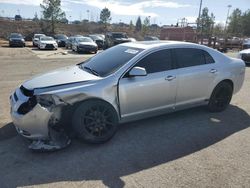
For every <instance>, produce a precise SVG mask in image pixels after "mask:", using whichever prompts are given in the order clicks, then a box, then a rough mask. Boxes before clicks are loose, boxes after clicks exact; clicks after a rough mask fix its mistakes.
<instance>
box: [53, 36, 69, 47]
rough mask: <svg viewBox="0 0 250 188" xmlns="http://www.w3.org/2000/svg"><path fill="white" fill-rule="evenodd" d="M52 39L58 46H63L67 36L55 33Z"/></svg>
mask: <svg viewBox="0 0 250 188" xmlns="http://www.w3.org/2000/svg"><path fill="white" fill-rule="evenodd" d="M54 39H55V40H56V42H57V45H58V47H65V46H66V42H67V40H68V37H67V36H66V35H63V34H57V35H55V36H54Z"/></svg>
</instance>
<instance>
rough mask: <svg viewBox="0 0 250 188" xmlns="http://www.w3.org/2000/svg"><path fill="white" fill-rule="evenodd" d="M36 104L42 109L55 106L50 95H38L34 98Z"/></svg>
mask: <svg viewBox="0 0 250 188" xmlns="http://www.w3.org/2000/svg"><path fill="white" fill-rule="evenodd" d="M36 99H37V103H39V104H40V105H41V106H42V107H45V108H48V107H51V106H52V105H53V104H55V101H54V99H53V97H52V96H51V95H39V96H37V97H36Z"/></svg>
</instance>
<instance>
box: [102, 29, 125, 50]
mask: <svg viewBox="0 0 250 188" xmlns="http://www.w3.org/2000/svg"><path fill="white" fill-rule="evenodd" d="M125 42H130V40H129V39H128V36H127V34H126V33H123V32H108V33H106V35H105V45H104V47H105V48H110V47H112V46H115V45H117V44H121V43H125Z"/></svg>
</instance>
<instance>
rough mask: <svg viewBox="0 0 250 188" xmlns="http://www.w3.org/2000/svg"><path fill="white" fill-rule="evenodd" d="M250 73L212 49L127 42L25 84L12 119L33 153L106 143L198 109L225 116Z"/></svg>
mask: <svg viewBox="0 0 250 188" xmlns="http://www.w3.org/2000/svg"><path fill="white" fill-rule="evenodd" d="M244 73H245V65H244V62H243V61H242V60H240V59H232V58H229V57H226V56H225V55H223V54H222V53H220V52H218V51H215V50H213V49H211V48H208V47H205V46H201V45H196V44H191V43H184V42H169V41H150V42H134V43H124V44H120V45H118V46H115V47H112V48H110V49H108V50H105V51H103V52H101V53H99V54H97V55H96V56H94V57H92V58H90V59H88V60H86V61H85V62H82V63H80V64H77V65H75V66H71V67H66V68H62V69H58V70H55V71H52V72H49V73H46V74H43V75H39V76H37V77H34V78H33V79H31V80H28V81H26V82H24V83H23V84H22V85H21V86H20V87H19V88H17V89H16V90H15V91H14V92H13V94H12V95H11V97H10V102H11V116H12V119H13V122H14V124H15V126H16V129H17V131H18V133H20V134H21V135H23V136H24V137H26V138H28V139H31V140H34V141H33V143H32V144H31V145H30V148H31V149H37V150H40V149H44V150H56V149H60V148H63V147H66V146H67V145H68V144H69V143H70V139H71V138H72V137H74V136H77V137H78V138H81V139H83V140H84V141H86V142H88V143H103V142H105V141H107V140H109V139H110V138H112V136H113V135H114V134H115V132H116V130H117V125H118V124H120V123H123V122H128V121H132V120H138V119H142V118H146V117H151V116H155V115H159V114H163V113H167V112H173V111H176V110H180V109H184V108H188V107H193V106H198V105H207V106H208V108H209V110H210V111H213V112H219V111H223V110H225V109H226V107H227V106H228V105H229V103H230V100H231V97H232V95H233V94H234V93H236V92H238V91H239V90H240V88H241V86H242V84H243V80H244Z"/></svg>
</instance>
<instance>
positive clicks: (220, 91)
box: [208, 82, 233, 112]
mask: <svg viewBox="0 0 250 188" xmlns="http://www.w3.org/2000/svg"><path fill="white" fill-rule="evenodd" d="M232 95H233V88H232V86H231V84H230V83H228V82H221V83H220V84H218V85H217V86H216V87H215V89H214V91H213V93H212V95H211V97H210V99H209V103H208V109H209V111H210V112H221V111H223V110H225V109H226V108H227V107H228V105H229V103H230V101H231V99H232Z"/></svg>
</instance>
